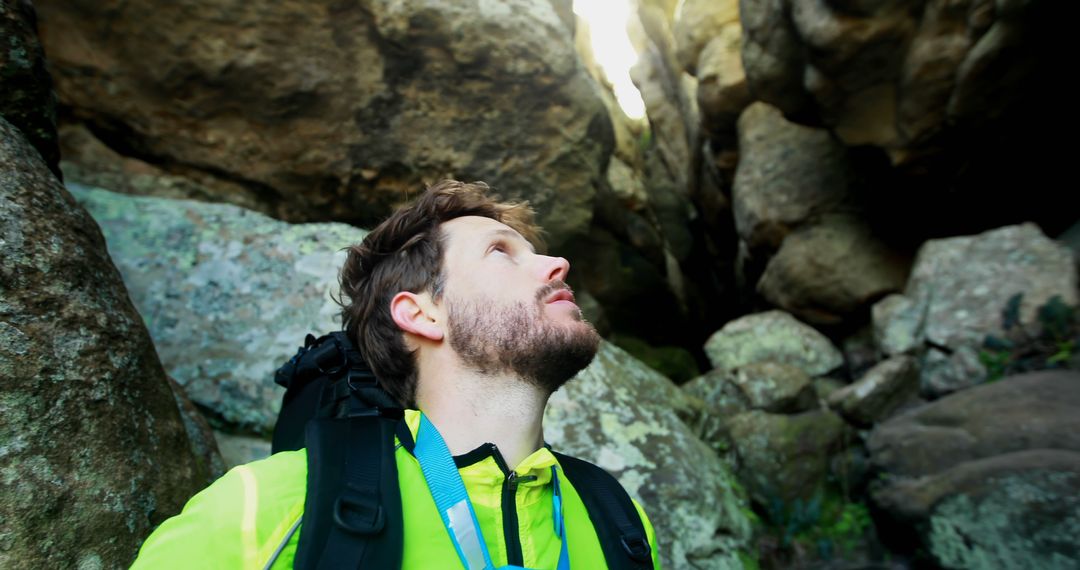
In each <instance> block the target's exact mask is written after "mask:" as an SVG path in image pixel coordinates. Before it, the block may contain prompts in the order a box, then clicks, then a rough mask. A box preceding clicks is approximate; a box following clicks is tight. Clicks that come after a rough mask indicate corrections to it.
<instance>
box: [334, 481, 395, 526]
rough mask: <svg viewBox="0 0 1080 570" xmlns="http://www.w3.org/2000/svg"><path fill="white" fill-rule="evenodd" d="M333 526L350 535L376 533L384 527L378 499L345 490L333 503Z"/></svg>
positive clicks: (384, 519) (371, 495)
mask: <svg viewBox="0 0 1080 570" xmlns="http://www.w3.org/2000/svg"><path fill="white" fill-rule="evenodd" d="M334 524H336V525H337V526H338V527H340V528H341V529H342V530H344V531H346V532H349V533H352V534H364V535H366V534H376V533H378V532H379V531H381V530H382V529H383V527H384V526H386V517H385V516H384V515H383V508H382V505H380V504H379V497H378V496H377V495H376V494H375V493H370V492H368V493H364V492H361V491H357V490H356V489H353V488H346V489H345V490H344V491H342V493H341V494H340V495H338V498H337V500H336V501H334Z"/></svg>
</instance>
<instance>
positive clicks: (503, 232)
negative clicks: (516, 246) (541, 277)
mask: <svg viewBox="0 0 1080 570" xmlns="http://www.w3.org/2000/svg"><path fill="white" fill-rule="evenodd" d="M496 236H501V237H508V238H510V239H513V240H520V241H523V242H525V244H526V245H528V246H529V251H531V252H533V253H536V247H534V246H533V244H532V242H530V241H529V240H527V239H525V237H524V236H522V235H521V234H519V233H517V232H515V231H514V230H512V229H510V228H499V229H497V230H491V231H490V232H488V234H487V239H491V238H493V237H496Z"/></svg>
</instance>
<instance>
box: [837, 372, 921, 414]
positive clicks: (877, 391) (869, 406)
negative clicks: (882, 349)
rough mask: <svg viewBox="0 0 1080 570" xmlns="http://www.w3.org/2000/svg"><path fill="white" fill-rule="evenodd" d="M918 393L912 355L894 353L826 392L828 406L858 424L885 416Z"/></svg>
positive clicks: (913, 399)
mask: <svg viewBox="0 0 1080 570" xmlns="http://www.w3.org/2000/svg"><path fill="white" fill-rule="evenodd" d="M918 393H919V367H918V363H917V362H916V361H915V359H914V358H912V357H910V356H906V355H900V356H894V357H892V358H890V359H888V360H884V361H882V362H880V363H878V364H877V365H876V366H874V367H873V368H871V369H870V370H868V371H866V373H865V374H863V376H862V377H861V378H859V379H858V380H857V381H855V382H854V383H852V384H849V385H847V386H845V387H843V388H841V389H840V390H837V391H835V392H833V393H831V394H829V397H828V402H829V406H830V407H832V408H833V409H834V410H836V411H837V412H839V413H840V414H841V415H843V416H844V418H846V419H847V420H849V421H851V422H852V423H855V424H858V425H871V424H874V423H877V422H880V421H883V420H885V419H886V418H888V417H889V416H890V415H891V414H893V413H894V412H896V411H897V410H898V409H900V408H901V407H902V406H904V405H907V404H911V403H912V402H913V401H915V400H916V398H917V396H918Z"/></svg>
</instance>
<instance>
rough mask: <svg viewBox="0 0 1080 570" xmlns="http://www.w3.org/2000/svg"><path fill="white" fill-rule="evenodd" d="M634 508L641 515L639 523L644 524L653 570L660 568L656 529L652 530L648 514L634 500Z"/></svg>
mask: <svg viewBox="0 0 1080 570" xmlns="http://www.w3.org/2000/svg"><path fill="white" fill-rule="evenodd" d="M634 508H636V509H637V512H638V515H639V516H641V524H642V525H644V526H645V537H646V538H648V539H649V551H650V552H651V553H652V563H653V568H654V569H655V570H660V552H659V550H660V549H659V548H657V545H656V531H654V530H653V526H652V523H651V522H649V516H648V515H646V514H645V509H643V508H641V505H640V504H639V503H638V502H637V501H636V500H635V501H634Z"/></svg>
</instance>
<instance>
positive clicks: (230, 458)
mask: <svg viewBox="0 0 1080 570" xmlns="http://www.w3.org/2000/svg"><path fill="white" fill-rule="evenodd" d="M214 438H215V439H216V440H217V444H218V447H220V448H221V457H222V458H223V459H224V461H225V465H226V468H227V469H232V468H233V467H236V466H237V465H244V464H245V463H251V462H252V461H258V460H260V459H266V458H267V457H270V449H271V447H272V446H271V443H270V442H269V441H267V440H266V439H263V438H261V437H253V436H250V435H238V434H232V433H225V432H221V431H215V432H214Z"/></svg>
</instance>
